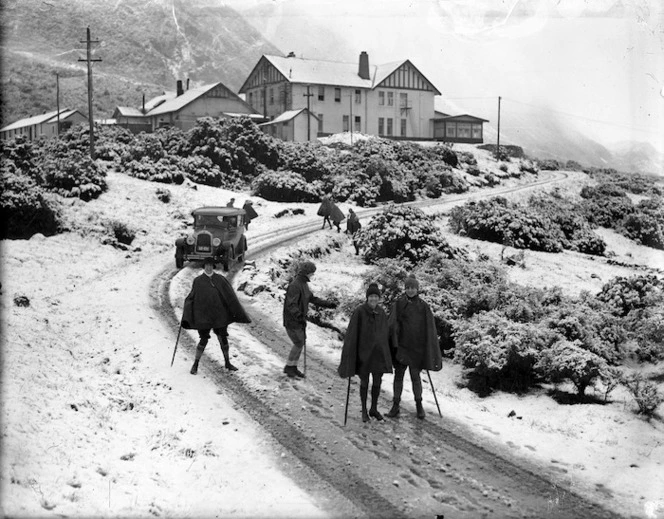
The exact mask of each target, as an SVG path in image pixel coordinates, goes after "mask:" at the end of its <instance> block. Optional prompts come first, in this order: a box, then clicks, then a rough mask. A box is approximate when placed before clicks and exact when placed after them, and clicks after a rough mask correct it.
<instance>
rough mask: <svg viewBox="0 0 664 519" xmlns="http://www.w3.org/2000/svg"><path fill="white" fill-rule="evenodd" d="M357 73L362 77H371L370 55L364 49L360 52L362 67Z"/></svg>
mask: <svg viewBox="0 0 664 519" xmlns="http://www.w3.org/2000/svg"><path fill="white" fill-rule="evenodd" d="M357 75H358V76H360V77H361V78H362V79H371V76H370V75H369V55H368V54H367V52H366V51H364V50H363V51H362V52H361V53H360V69H359V70H358V71H357Z"/></svg>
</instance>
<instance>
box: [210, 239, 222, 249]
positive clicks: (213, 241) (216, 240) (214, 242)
mask: <svg viewBox="0 0 664 519" xmlns="http://www.w3.org/2000/svg"><path fill="white" fill-rule="evenodd" d="M212 245H214V246H215V247H219V245H221V240H220V239H219V238H214V239H213V240H212Z"/></svg>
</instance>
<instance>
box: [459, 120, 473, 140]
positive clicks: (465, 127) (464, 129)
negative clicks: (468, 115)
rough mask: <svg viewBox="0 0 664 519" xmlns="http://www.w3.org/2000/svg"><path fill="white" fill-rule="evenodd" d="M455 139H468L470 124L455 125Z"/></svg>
mask: <svg viewBox="0 0 664 519" xmlns="http://www.w3.org/2000/svg"><path fill="white" fill-rule="evenodd" d="M457 137H462V138H464V139H470V123H457Z"/></svg>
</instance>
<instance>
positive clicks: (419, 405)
mask: <svg viewBox="0 0 664 519" xmlns="http://www.w3.org/2000/svg"><path fill="white" fill-rule="evenodd" d="M415 408H416V409H417V417H418V418H419V419H420V420H424V417H425V416H426V415H427V414H426V413H425V412H424V407H422V400H415Z"/></svg>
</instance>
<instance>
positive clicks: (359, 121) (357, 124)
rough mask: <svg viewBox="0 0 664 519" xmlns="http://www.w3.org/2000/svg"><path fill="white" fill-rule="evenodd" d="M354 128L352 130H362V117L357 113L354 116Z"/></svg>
mask: <svg viewBox="0 0 664 519" xmlns="http://www.w3.org/2000/svg"><path fill="white" fill-rule="evenodd" d="M354 126H355V129H354V131H356V132H361V131H362V118H361V117H360V116H359V115H356V116H355V125H354Z"/></svg>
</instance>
